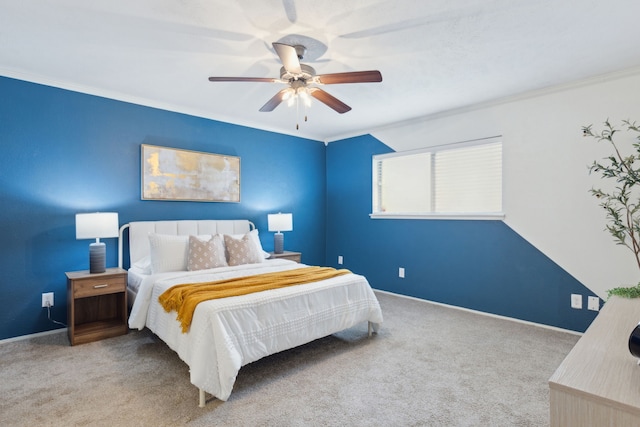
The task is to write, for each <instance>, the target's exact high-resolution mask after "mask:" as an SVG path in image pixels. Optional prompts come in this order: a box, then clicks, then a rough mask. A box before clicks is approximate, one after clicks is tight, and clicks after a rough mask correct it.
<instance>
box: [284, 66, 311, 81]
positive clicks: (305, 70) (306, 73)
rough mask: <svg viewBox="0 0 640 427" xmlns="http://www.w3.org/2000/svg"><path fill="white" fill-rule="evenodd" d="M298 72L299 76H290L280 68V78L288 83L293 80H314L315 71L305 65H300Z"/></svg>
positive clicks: (290, 74)
mask: <svg viewBox="0 0 640 427" xmlns="http://www.w3.org/2000/svg"><path fill="white" fill-rule="evenodd" d="M300 70H301V71H302V72H301V73H300V74H292V73H289V72H288V71H287V70H285V69H284V67H281V68H280V78H281V79H282V80H285V81H288V82H292V81H295V80H303V81H305V82H306V81H308V80H311V79H312V78H314V77H315V75H316V70H314V69H313V67H310V66H309V65H306V64H300Z"/></svg>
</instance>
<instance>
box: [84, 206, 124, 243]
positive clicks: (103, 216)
mask: <svg viewBox="0 0 640 427" xmlns="http://www.w3.org/2000/svg"><path fill="white" fill-rule="evenodd" d="M107 237H118V214H117V213H116V212H96V213H83V214H76V239H78V240H80V239H100V238H107Z"/></svg>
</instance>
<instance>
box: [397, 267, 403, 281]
mask: <svg viewBox="0 0 640 427" xmlns="http://www.w3.org/2000/svg"><path fill="white" fill-rule="evenodd" d="M398 277H400V278H401V279H404V267H400V268H399V269H398Z"/></svg>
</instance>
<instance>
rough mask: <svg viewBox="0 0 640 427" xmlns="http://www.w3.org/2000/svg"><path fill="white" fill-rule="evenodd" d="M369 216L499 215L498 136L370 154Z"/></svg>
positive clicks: (500, 207)
mask: <svg viewBox="0 0 640 427" xmlns="http://www.w3.org/2000/svg"><path fill="white" fill-rule="evenodd" d="M372 196H373V197H372V201H373V213H372V215H371V216H372V217H373V218H376V217H378V218H389V217H456V216H461V217H465V218H469V217H481V218H496V217H502V216H503V215H502V141H501V140H500V139H499V138H490V139H484V140H480V141H473V142H466V143H460V144H451V145H445V146H440V147H435V148H431V149H428V150H420V151H411V152H407V153H392V154H383V155H379V156H373V195H372Z"/></svg>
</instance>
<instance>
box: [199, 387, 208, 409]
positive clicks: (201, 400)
mask: <svg viewBox="0 0 640 427" xmlns="http://www.w3.org/2000/svg"><path fill="white" fill-rule="evenodd" d="M198 391H199V392H200V402H199V403H198V406H199V407H201V408H204V405H205V403H206V399H205V395H204V390H203V389H201V388H198Z"/></svg>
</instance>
